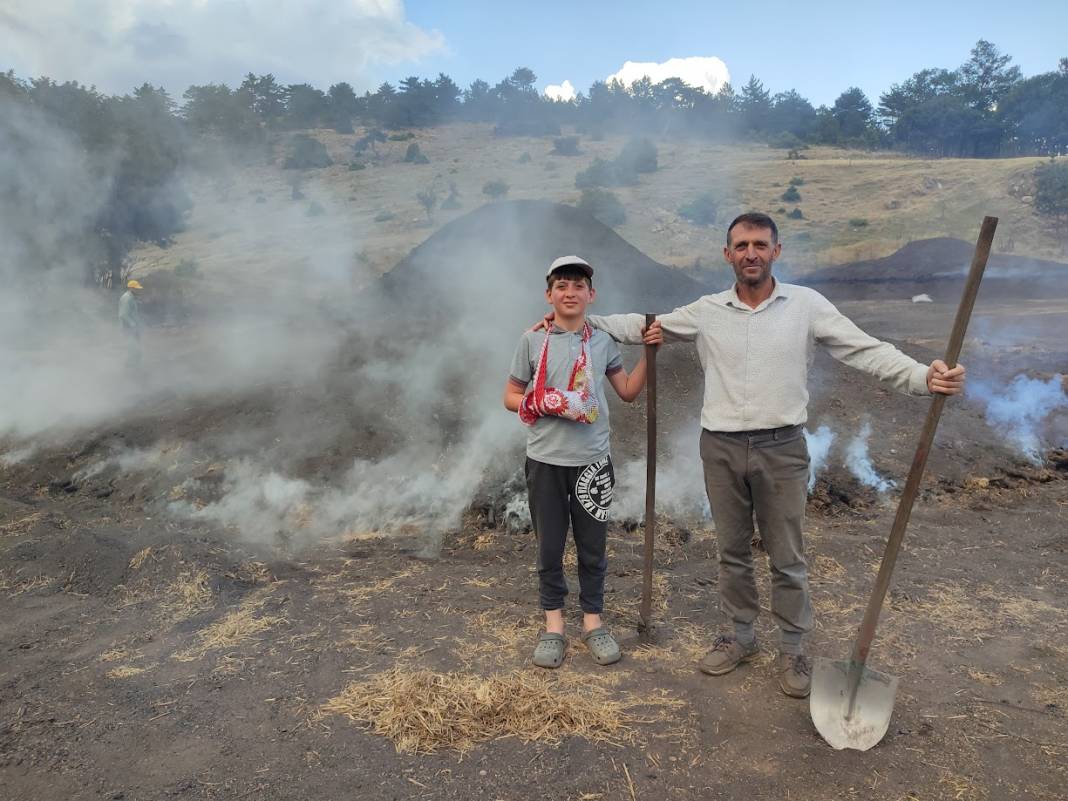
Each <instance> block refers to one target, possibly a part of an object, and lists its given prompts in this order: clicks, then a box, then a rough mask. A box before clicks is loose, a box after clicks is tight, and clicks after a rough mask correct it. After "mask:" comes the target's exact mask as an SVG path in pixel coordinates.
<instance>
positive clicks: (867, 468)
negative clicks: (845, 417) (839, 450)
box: [845, 422, 895, 492]
mask: <svg viewBox="0 0 1068 801" xmlns="http://www.w3.org/2000/svg"><path fill="white" fill-rule="evenodd" d="M870 438H871V423H869V422H865V423H864V425H862V426H861V427H860V431H859V432H857V435H856V436H855V437H853V439H851V440H850V441H849V445H847V446H846V453H845V466H846V467H847V468H848V469H849V472H850V473H852V474H853V475H854V476H855V477H856V479H857V480H858V481H860V483H861V484H864V485H865V486H867V487H871V488H872V489H874V490H875V491H877V492H886V491H887V490H889V489H891V488H892V487H894V486H895V485H894V482H893V481H891V480H890V479H887V478H883V477H882V476H880V475H879V474H878V473H877V472H875V466H874V465H873V464H872V463H871V457H870V456H869V455H868V440H869V439H870Z"/></svg>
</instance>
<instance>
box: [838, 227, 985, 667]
mask: <svg viewBox="0 0 1068 801" xmlns="http://www.w3.org/2000/svg"><path fill="white" fill-rule="evenodd" d="M997 226H998V219H997V217H984V218H983V225H982V227H981V228H980V229H979V240H978V242H977V243H976V245H975V255H974V256H973V257H972V266H971V269H970V270H969V271H968V281H967V283H966V284H965V285H964V295H963V296H962V297H961V299H960V306H959V307H958V308H957V318H956V320H954V322H953V332H952V333H951V334H950V335H949V346H948V347H947V348H946V359H945V361H946V364H947V365H948V366H949V367H950V368H953V367H956V365H957V359H958V358H960V349H961V347H962V346H963V344H964V333H965V331H967V329H968V321H969V320H970V319H971V316H972V308H973V307H974V306H975V298H976V295H978V294H979V283H980V282H981V281H982V280H983V271H984V270H985V269H986V262H987V259H988V258H989V257H990V247H991V245H992V244H993V241H994V231H995V229H996V228H997ZM945 403H946V396H945V395H942V394H937V393H936V394H935V396H934V397H933V398H932V399H931V408H930V409H928V411H927V420H926V422H924V424H923V430H922V431H921V432H920V442H919V444H918V445H917V446H916V455H915V456H913V457H912V467H911V468H909V475H908V479H907V480H906V482H905V489H904V490H903V491H902V493H901V500H900V501H899V502H898V505H897V515H896V516H895V517H894V525H893V527H892V528H891V529H890V538H889V539H888V540H887V542H886V551H885V552H884V553H883V561H882V563H881V564H880V565H879V575H878V576H876V578H875V587H874V589H873V590H872V593H871V599H870V600H869V601H868V608H867V609H866V610H865V611H864V620H863V621H862V622H861V624H860V630H859V631H858V632H857V641H856V644H855V646H854V648H853V662H854V663H857V664H860V665H863V664H864V663H865V662H867V660H868V651H869V650H870V649H871V643H872V640H873V639H874V637H875V626H876V624H877V623H878V622H879V613H880V612H881V611H882V607H883V600H884V599H885V598H886V591H887V589H889V587H890V577H891V575H892V574H893V572H894V563H895V562H896V561H897V555H898V552H899V551H900V550H901V543H902V541H903V540H904V539H905V528H906V527H907V526H908V524H909V516H910V515H911V514H912V504H913V502H914V501H915V500H916V495H917V494H918V493H919V491H920V479H921V478H923V469H924V467H925V466H926V465H927V456H928V454H929V453H930V451H931V444H932V443H933V442H934V435H935V429H937V428H938V420H939V418H940V417H941V416H942V407H943V406H944V405H945Z"/></svg>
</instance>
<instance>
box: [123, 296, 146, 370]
mask: <svg viewBox="0 0 1068 801" xmlns="http://www.w3.org/2000/svg"><path fill="white" fill-rule="evenodd" d="M143 291H144V287H143V286H141V283H140V282H139V281H135V280H133V279H130V280H129V281H127V282H126V291H125V292H123V293H122V297H120V298H119V325H120V326H121V327H122V332H123V334H124V335H125V337H126V366H127V367H140V366H141V326H142V321H141V310H140V309H139V308H138V305H139V304H138V301H137V296H138V294H139V293H141V292H143Z"/></svg>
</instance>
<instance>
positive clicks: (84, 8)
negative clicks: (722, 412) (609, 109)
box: [0, 0, 1068, 105]
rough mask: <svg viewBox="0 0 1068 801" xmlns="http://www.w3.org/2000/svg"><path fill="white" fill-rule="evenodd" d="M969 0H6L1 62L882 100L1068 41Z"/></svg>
mask: <svg viewBox="0 0 1068 801" xmlns="http://www.w3.org/2000/svg"><path fill="white" fill-rule="evenodd" d="M988 5H989V4H981V3H979V2H976V1H975V0H973V2H971V3H964V2H959V1H957V2H937V0H928V2H922V3H921V2H916V1H915V0H899V1H898V2H881V3H864V2H863V1H862V0H853V2H849V3H846V2H816V0H809V2H807V3H805V2H790V3H786V2H779V1H778V0H767V1H766V2H764V3H761V4H746V3H741V2H737V0H735V2H733V3H730V4H726V3H719V2H715V1H714V0H704V2H696V0H687V1H686V2H660V3H636V2H626V0H617V2H611V3H610V2H581V0H572V2H566V3H565V2H558V0H544V1H543V2H539V3H516V2H507V0H495V1H494V2H489V0H452V1H451V2H447V1H445V0H407V2H402V0H270V1H269V2H268V0H0V71H4V70H7V69H14V70H15V72H16V73H17V74H18V75H20V76H21V77H32V76H38V75H47V76H49V77H52V78H54V79H56V80H61V81H63V80H77V81H80V82H82V83H86V84H91V85H96V86H97V87H98V88H100V89H102V90H103V91H106V92H114V93H123V92H129V91H130V90H131V89H133V87H135V86H138V85H140V84H141V83H143V82H145V81H148V82H150V83H152V84H153V85H157V86H158V85H162V86H164V87H165V88H167V89H168V90H169V91H171V93H172V94H173V95H175V96H176V97H180V96H181V93H182V92H183V91H184V90H185V88H186V87H187V86H189V85H190V84H194V83H196V84H202V83H219V82H221V83H227V84H229V85H231V86H234V85H236V84H239V83H240V82H241V80H242V78H243V77H244V75H245V74H246V73H247V72H250V71H251V72H255V73H257V74H263V73H267V72H270V73H273V74H274V75H275V77H276V78H278V80H279V81H280V82H282V83H300V82H308V83H311V84H313V85H315V86H318V87H320V88H323V89H325V88H327V87H328V86H330V85H331V84H332V83H336V82H338V81H348V82H349V83H351V84H353V86H355V87H356V89H357V90H358V91H363V90H365V89H374V88H375V87H376V86H377V85H378V84H379V83H381V82H382V81H386V80H388V81H391V82H393V83H396V82H397V81H399V80H401V79H402V78H404V77H406V76H409V75H417V76H419V77H434V76H436V75H437V73H438V72H445V73H447V74H448V75H450V76H451V77H452V78H453V80H455V81H456V82H457V83H458V84H460V86H462V87H465V86H467V85H469V84H470V83H471V81H473V80H474V79H476V78H483V79H484V80H487V81H489V82H490V83H496V82H497V81H499V80H500V79H501V78H504V77H506V76H507V75H509V74H511V72H512V70H513V69H515V68H516V67H518V66H526V67H530V68H531V69H533V70H534V72H535V73H537V75H538V79H539V80H538V88H539V89H542V90H544V88H545V87H546V86H547V85H549V84H560V83H561V82H563V81H564V80H569V81H570V82H571V83H572V84H573V85H574V86H575V88H576V89H578V90H580V91H583V92H585V91H587V90H588V89H589V86H590V84H591V83H593V82H594V81H595V80H600V79H604V78H605V77H607V76H608V75H611V74H613V73H615V72H617V71H618V70H619V69H620V68H621V67H622V66H623V63H624V62H625V61H628V60H629V61H643V62H663V61H666V60H668V59H670V58H685V57H695V56H696V57H718V58H719V59H722V60H723V61H724V62H725V63H726V66H727V69H728V70H729V72H730V75H731V80H732V83H733V84H734V85H735V86H736V87H738V86H741V85H742V84H744V83H745V81H746V80H747V79H748V78H749V75H750V74H756V75H757V77H759V78H760V79H761V80H762V81H763V82H764V84H765V86H767V87H768V88H769V89H771V90H772V91H785V90H786V89H791V88H792V89H797V90H798V91H799V92H801V93H802V94H803V95H805V96H806V97H808V98H809V99H810V100H811V101H812V102H813V103H815V104H817V105H819V104H830V103H833V102H834V99H835V98H836V97H837V96H838V95H839V94H840V93H841V92H842V91H844V90H845V89H847V88H848V87H849V86H853V85H855V86H859V87H860V88H861V89H863V90H864V91H865V93H867V94H868V96H869V98H870V99H871V100H872V102H873V103H877V102H878V98H879V94H880V93H881V92H884V91H886V90H887V89H889V88H890V85H891V84H893V83H896V82H900V81H902V80H905V79H906V78H908V77H909V76H910V75H912V74H913V73H914V72H916V71H917V70H920V69H922V68H925V67H949V68H953V67H957V66H959V65H960V64H961V63H962V62H963V61H964V60H965V59H967V57H968V52H969V50H971V48H972V47H973V46H974V44H975V42H976V41H977V40H978V39H980V38H985V39H989V40H990V41H992V42H994V43H995V44H996V45H997V46H998V47H999V48H1000V49H1001V50H1002V52H1005V53H1009V54H1010V55H1012V56H1013V58H1014V63H1016V64H1017V65H1019V66H1020V68H1021V69H1022V70H1023V73H1024V74H1025V75H1034V74H1036V73H1038V72H1046V71H1049V70H1053V69H1056V66H1057V61H1058V59H1059V58H1061V57H1064V56H1068V0H1056V1H1055V0H1019V1H1018V2H1015V3H1002V4H999V5H998V6H995V7H993V8H992V9H988V8H987V7H986V6H988Z"/></svg>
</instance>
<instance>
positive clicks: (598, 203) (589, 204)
mask: <svg viewBox="0 0 1068 801" xmlns="http://www.w3.org/2000/svg"><path fill="white" fill-rule="evenodd" d="M578 208H579V209H581V210H582V211H584V212H586V213H587V214H589V215H591V216H592V217H596V218H597V219H598V220H600V221H601V222H603V223H604V224H605V225H609V226H611V227H613V228H615V227H616V226H617V225H622V224H623V223H625V222H626V221H627V212H626V209H624V208H623V204H622V203H621V202H620V200H619V198H618V197H616V196H615V195H614V194H612V193H611V192H609V191H608V190H607V189H583V190H582V197H581V198H580V199H579V202H578Z"/></svg>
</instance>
